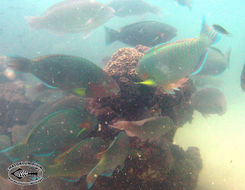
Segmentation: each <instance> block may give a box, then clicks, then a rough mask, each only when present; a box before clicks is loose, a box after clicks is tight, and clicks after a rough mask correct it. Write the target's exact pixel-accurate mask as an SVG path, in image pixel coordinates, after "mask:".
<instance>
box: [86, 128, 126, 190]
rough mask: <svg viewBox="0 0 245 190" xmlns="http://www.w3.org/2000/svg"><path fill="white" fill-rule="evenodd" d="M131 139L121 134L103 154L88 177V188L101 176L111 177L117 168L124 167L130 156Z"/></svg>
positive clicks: (123, 133)
mask: <svg viewBox="0 0 245 190" xmlns="http://www.w3.org/2000/svg"><path fill="white" fill-rule="evenodd" d="M128 146H129V138H128V136H127V135H126V133H125V132H121V133H119V134H118V135H117V136H116V137H115V139H114V140H113V142H112V143H111V144H110V146H109V148H107V149H106V151H105V152H104V153H103V154H102V156H101V159H100V161H99V162H98V164H97V165H96V166H95V167H94V168H93V169H92V170H91V171H90V172H89V174H88V175H87V186H88V189H90V188H91V187H92V186H93V184H94V182H95V180H96V179H97V178H98V176H99V175H104V176H111V175H112V172H113V171H114V170H115V168H116V167H118V166H121V168H122V167H123V166H124V161H125V159H126V158H127V156H128V154H129V147H128Z"/></svg>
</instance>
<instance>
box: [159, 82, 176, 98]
mask: <svg viewBox="0 0 245 190" xmlns="http://www.w3.org/2000/svg"><path fill="white" fill-rule="evenodd" d="M174 88H175V87H174V86H173V85H172V84H167V85H164V86H162V89H163V90H164V91H165V92H167V93H168V94H172V95H174V94H175V92H174Z"/></svg>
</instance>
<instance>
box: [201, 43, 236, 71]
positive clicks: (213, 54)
mask: <svg viewBox="0 0 245 190" xmlns="http://www.w3.org/2000/svg"><path fill="white" fill-rule="evenodd" d="M230 56H231V49H229V50H228V51H227V53H225V54H224V53H223V52H222V51H221V50H219V49H217V48H213V47H210V48H209V53H208V56H207V60H206V63H205V65H204V66H203V68H202V70H201V71H200V72H199V73H198V75H211V76H215V75H219V74H221V73H223V72H224V71H225V70H226V69H227V68H229V67H230Z"/></svg>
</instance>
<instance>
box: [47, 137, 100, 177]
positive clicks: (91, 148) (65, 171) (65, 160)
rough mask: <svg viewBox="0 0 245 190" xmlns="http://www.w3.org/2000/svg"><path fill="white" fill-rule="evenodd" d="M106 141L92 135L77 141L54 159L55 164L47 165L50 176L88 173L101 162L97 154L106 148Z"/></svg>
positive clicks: (76, 175) (73, 175)
mask: <svg viewBox="0 0 245 190" xmlns="http://www.w3.org/2000/svg"><path fill="white" fill-rule="evenodd" d="M104 147H105V142H104V141H103V140H102V139H101V138H99V137H96V138H94V137H92V138H88V139H85V140H82V141H81V142H79V143H77V144H76V145H74V146H73V147H71V148H70V149H68V150H67V151H65V152H64V153H62V154H61V155H59V156H57V157H56V158H55V159H54V164H52V165H49V166H47V167H46V169H45V172H46V175H47V176H48V177H64V178H66V179H69V178H67V177H76V178H80V177H82V176H84V175H87V174H88V173H89V172H90V171H91V170H92V169H93V167H94V166H95V165H96V164H97V163H98V162H99V160H98V158H97V157H96V155H97V154H98V153H99V152H101V151H102V150H104Z"/></svg>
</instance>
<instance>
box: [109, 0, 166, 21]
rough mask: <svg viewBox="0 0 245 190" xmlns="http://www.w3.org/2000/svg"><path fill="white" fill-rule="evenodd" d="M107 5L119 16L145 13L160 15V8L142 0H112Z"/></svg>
mask: <svg viewBox="0 0 245 190" xmlns="http://www.w3.org/2000/svg"><path fill="white" fill-rule="evenodd" d="M108 6H110V7H112V8H113V9H114V10H115V15H116V16H119V17H126V16H140V15H144V14H146V13H153V14H156V15H160V13H161V10H160V9H159V8H158V7H154V6H152V5H150V4H148V3H147V2H145V1H143V0H112V1H111V2H110V3H109V4H108Z"/></svg>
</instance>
